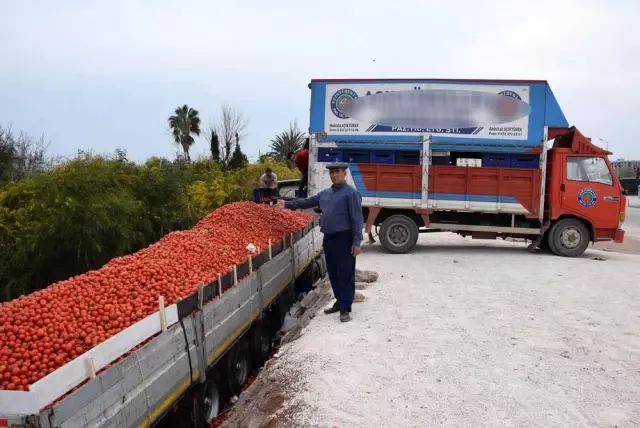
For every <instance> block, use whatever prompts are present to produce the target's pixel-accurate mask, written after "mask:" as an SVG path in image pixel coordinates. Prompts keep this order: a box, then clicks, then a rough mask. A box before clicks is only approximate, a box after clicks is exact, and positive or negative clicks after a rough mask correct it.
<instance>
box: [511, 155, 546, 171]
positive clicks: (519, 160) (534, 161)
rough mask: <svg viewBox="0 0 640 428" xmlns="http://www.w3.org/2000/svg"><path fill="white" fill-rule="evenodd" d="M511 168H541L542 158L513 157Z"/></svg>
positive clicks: (533, 156) (536, 156) (529, 156)
mask: <svg viewBox="0 0 640 428" xmlns="http://www.w3.org/2000/svg"><path fill="white" fill-rule="evenodd" d="M510 166H511V168H532V169H534V168H539V167H540V157H539V156H538V155H511V163H510Z"/></svg>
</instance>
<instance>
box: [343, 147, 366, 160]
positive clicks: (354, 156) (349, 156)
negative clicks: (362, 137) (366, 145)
mask: <svg viewBox="0 0 640 428" xmlns="http://www.w3.org/2000/svg"><path fill="white" fill-rule="evenodd" d="M342 160H343V161H344V162H349V163H369V162H370V153H369V151H368V150H363V149H360V150H357V149H349V150H345V151H344V154H343V155H342Z"/></svg>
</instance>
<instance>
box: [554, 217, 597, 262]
mask: <svg viewBox="0 0 640 428" xmlns="http://www.w3.org/2000/svg"><path fill="white" fill-rule="evenodd" d="M589 241H590V237H589V230H588V229H587V227H586V226H585V225H584V223H583V222H581V221H580V220H576V219H574V218H565V219H562V220H560V221H559V222H557V223H555V224H554V225H553V226H552V227H551V230H550V231H549V247H550V248H551V251H553V253H554V254H555V255H557V256H562V257H578V256H580V255H582V253H584V252H585V250H586V249H587V247H588V246H589Z"/></svg>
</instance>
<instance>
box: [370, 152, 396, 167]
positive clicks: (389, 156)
mask: <svg viewBox="0 0 640 428" xmlns="http://www.w3.org/2000/svg"><path fill="white" fill-rule="evenodd" d="M369 159H370V160H371V163H385V164H388V163H396V152H395V151H394V150H372V151H371V156H370V157H369Z"/></svg>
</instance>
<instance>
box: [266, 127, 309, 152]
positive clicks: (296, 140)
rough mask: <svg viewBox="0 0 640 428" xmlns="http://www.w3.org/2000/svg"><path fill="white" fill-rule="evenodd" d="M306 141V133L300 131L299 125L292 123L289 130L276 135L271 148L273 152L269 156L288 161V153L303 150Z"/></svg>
mask: <svg viewBox="0 0 640 428" xmlns="http://www.w3.org/2000/svg"><path fill="white" fill-rule="evenodd" d="M304 139H305V136H304V132H302V131H300V129H299V128H298V123H297V122H293V123H290V124H289V129H287V130H286V131H283V132H281V133H279V134H276V138H275V139H273V140H271V145H270V146H269V148H270V149H271V152H270V153H268V154H269V155H270V156H272V157H274V158H276V159H279V160H283V161H286V160H287V154H288V153H291V152H296V151H298V150H300V148H302V145H303V144H304Z"/></svg>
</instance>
